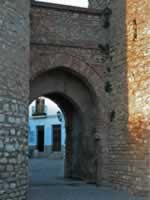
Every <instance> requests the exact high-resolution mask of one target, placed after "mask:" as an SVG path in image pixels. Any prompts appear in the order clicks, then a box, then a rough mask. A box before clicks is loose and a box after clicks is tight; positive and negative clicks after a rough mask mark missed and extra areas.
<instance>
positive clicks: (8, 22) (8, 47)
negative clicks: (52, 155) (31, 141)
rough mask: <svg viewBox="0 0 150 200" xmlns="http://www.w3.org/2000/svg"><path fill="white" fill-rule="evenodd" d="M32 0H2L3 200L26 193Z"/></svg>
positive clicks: (0, 191)
mask: <svg viewBox="0 0 150 200" xmlns="http://www.w3.org/2000/svg"><path fill="white" fill-rule="evenodd" d="M28 96H29V1H28V0H14V1H3V0H2V1H0V199H1V200H8V199H11V200H24V199H26V194H27V185H28V182H27V165H28V164H27V114H28Z"/></svg>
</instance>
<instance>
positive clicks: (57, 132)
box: [28, 98, 65, 158]
mask: <svg viewBox="0 0 150 200" xmlns="http://www.w3.org/2000/svg"><path fill="white" fill-rule="evenodd" d="M28 138H29V156H30V157H48V158H63V157H64V150H65V121H64V117H63V114H62V113H61V111H60V110H59V108H58V107H57V106H55V105H53V106H52V105H51V104H48V100H46V99H44V98H38V99H37V100H36V101H34V102H33V103H32V104H31V105H30V107H29V137H28Z"/></svg>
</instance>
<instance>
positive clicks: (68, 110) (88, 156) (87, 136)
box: [30, 68, 98, 182]
mask: <svg viewBox="0 0 150 200" xmlns="http://www.w3.org/2000/svg"><path fill="white" fill-rule="evenodd" d="M30 86H31V88H30V95H31V96H30V100H31V101H32V100H33V99H36V98H37V97H39V96H45V97H47V98H49V99H51V100H53V101H54V102H55V103H56V104H57V105H58V106H59V107H60V108H61V110H62V111H63V113H64V117H65V122H66V160H65V176H66V177H71V178H81V179H84V180H87V181H90V182H95V181H96V155H95V152H96V148H95V134H96V121H97V120H96V116H97V111H98V109H97V104H96V98H95V96H94V94H92V91H91V89H90V88H88V86H87V85H86V84H85V83H84V80H82V79H81V77H78V76H77V75H75V74H74V73H71V72H69V71H67V70H65V69H64V68H58V69H53V70H50V71H47V72H45V73H42V74H40V75H39V76H37V77H36V78H34V79H33V80H32V81H31V85H30Z"/></svg>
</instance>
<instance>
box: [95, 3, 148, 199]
mask: <svg viewBox="0 0 150 200" xmlns="http://www.w3.org/2000/svg"><path fill="white" fill-rule="evenodd" d="M101 5H102V6H103V5H104V7H107V8H109V9H110V10H111V15H110V26H109V27H108V32H109V36H108V44H109V50H110V51H109V62H108V68H109V73H108V76H107V78H108V81H109V83H110V84H111V86H112V92H111V93H110V98H109V101H110V103H111V105H112V108H111V109H112V114H111V115H110V117H111V119H112V118H114V119H113V120H111V125H110V128H109V131H108V134H109V135H108V138H107V141H108V149H107V150H106V151H105V152H108V155H107V156H106V157H107V160H106V159H105V158H104V159H103V165H104V166H105V167H104V170H102V171H103V173H102V174H103V181H104V182H106V183H107V184H110V183H111V184H112V185H114V186H115V187H116V188H118V189H120V188H121V189H125V190H126V189H127V190H129V191H130V192H132V193H139V194H142V195H149V187H150V180H149V174H150V165H149V159H150V155H149V152H150V151H149V148H150V145H149V144H150V143H149V133H150V128H149V126H150V101H149V98H150V62H149V53H150V49H149V48H150V46H149V42H150V28H149V27H150V20H149V18H150V17H149V7H150V6H149V2H148V1H147V0H145V1H142V2H140V1H137V0H133V1H130V0H122V1H119V2H118V1H117V2H115V1H105V4H104V1H99V2H98V1H95V2H94V1H91V6H92V7H97V6H100V8H101Z"/></svg>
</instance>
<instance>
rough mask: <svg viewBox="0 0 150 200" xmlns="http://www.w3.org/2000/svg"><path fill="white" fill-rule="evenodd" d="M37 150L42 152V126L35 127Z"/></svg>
mask: <svg viewBox="0 0 150 200" xmlns="http://www.w3.org/2000/svg"><path fill="white" fill-rule="evenodd" d="M37 149H38V150H39V152H44V126H37Z"/></svg>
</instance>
